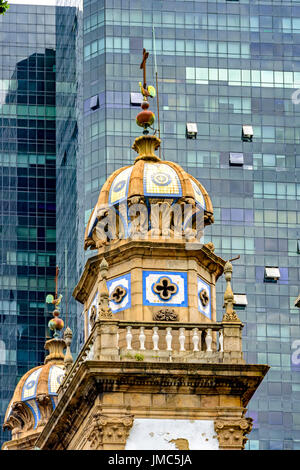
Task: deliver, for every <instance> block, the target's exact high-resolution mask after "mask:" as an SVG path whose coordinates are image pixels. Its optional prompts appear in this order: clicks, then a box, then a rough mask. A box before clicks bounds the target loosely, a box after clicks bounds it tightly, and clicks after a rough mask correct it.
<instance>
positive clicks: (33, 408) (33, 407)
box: [26, 400, 41, 429]
mask: <svg viewBox="0 0 300 470" xmlns="http://www.w3.org/2000/svg"><path fill="white" fill-rule="evenodd" d="M26 405H27V406H28V407H29V408H30V410H31V412H32V414H33V417H34V429H35V428H36V427H37V425H38V422H39V420H40V419H41V412H40V409H39V407H38V404H37V402H36V400H29V401H27V402H26Z"/></svg>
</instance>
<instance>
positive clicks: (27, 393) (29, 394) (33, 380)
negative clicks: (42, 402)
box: [22, 367, 42, 401]
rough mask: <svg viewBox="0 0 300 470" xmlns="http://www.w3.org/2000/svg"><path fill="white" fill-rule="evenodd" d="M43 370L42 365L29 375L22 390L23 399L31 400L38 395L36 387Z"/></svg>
mask: <svg viewBox="0 0 300 470" xmlns="http://www.w3.org/2000/svg"><path fill="white" fill-rule="evenodd" d="M41 371H42V367H40V368H39V369H37V370H35V371H34V372H32V373H31V374H30V375H29V377H27V379H26V381H25V383H24V385H23V390H22V401H25V400H29V399H30V398H34V397H35V395H36V387H37V384H38V380H39V376H40V373H41Z"/></svg>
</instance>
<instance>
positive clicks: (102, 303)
mask: <svg viewBox="0 0 300 470" xmlns="http://www.w3.org/2000/svg"><path fill="white" fill-rule="evenodd" d="M107 273H108V263H107V261H106V259H105V258H103V259H102V261H101V264H100V276H101V280H100V286H99V302H98V319H100V320H101V319H106V318H111V317H112V311H111V308H110V307H109V292H108V288H107V283H106V279H107Z"/></svg>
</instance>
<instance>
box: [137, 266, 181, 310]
mask: <svg viewBox="0 0 300 470" xmlns="http://www.w3.org/2000/svg"><path fill="white" fill-rule="evenodd" d="M143 304H144V305H172V306H173V307H187V306H188V297H187V273H182V272H170V271H143Z"/></svg>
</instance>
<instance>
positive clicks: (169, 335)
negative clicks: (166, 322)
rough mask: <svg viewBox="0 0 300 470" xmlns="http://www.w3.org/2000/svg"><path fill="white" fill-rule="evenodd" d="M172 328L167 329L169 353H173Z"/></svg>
mask: <svg viewBox="0 0 300 470" xmlns="http://www.w3.org/2000/svg"><path fill="white" fill-rule="evenodd" d="M172 339H173V338H172V328H167V334H166V343H167V351H172Z"/></svg>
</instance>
